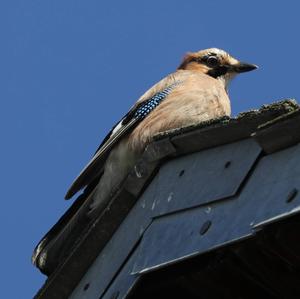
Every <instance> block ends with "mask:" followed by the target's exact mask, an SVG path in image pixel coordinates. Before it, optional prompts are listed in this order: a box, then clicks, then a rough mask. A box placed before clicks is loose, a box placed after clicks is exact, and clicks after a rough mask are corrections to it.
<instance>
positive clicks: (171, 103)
mask: <svg viewBox="0 0 300 299" xmlns="http://www.w3.org/2000/svg"><path fill="white" fill-rule="evenodd" d="M174 77H175V80H182V83H181V84H179V85H178V86H176V87H175V88H174V90H173V91H172V92H171V93H170V94H169V95H168V96H167V97H166V99H165V100H164V101H163V102H162V103H161V104H160V105H159V106H158V107H156V108H155V109H154V110H153V111H152V112H151V113H150V114H149V115H148V116H147V117H146V118H145V119H144V120H143V121H142V122H141V123H140V124H139V125H138V126H137V127H136V128H135V129H134V130H133V132H132V133H131V134H130V135H129V136H128V138H129V146H130V147H131V149H132V150H134V151H136V150H137V151H142V150H143V149H144V148H145V146H146V145H147V143H149V142H150V141H151V139H152V137H153V136H154V135H156V134H157V133H159V132H163V131H166V130H170V129H175V128H179V127H185V126H189V125H192V124H195V123H199V122H202V121H207V120H210V119H214V118H218V117H221V116H225V115H228V116H229V115H230V101H229V98H228V95H227V93H226V91H225V89H224V86H223V85H222V83H221V82H220V81H219V80H217V79H214V78H212V77H210V76H208V75H205V74H202V73H199V72H193V71H182V70H180V71H177V72H176V73H175V74H174Z"/></svg>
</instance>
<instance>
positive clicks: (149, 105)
mask: <svg viewBox="0 0 300 299" xmlns="http://www.w3.org/2000/svg"><path fill="white" fill-rule="evenodd" d="M178 84H179V82H175V83H173V84H171V85H170V86H168V87H166V88H165V89H164V90H162V91H160V92H158V93H156V94H155V95H154V96H153V97H152V98H150V99H148V100H146V101H145V102H143V103H142V104H141V106H140V107H138V109H137V110H136V112H135V114H134V118H136V119H143V118H145V117H146V116H147V115H148V114H149V113H150V112H151V111H152V110H153V109H154V108H155V107H157V106H158V105H159V104H160V103H161V102H162V101H163V100H164V99H165V98H166V96H167V95H168V94H169V93H170V92H171V91H172V89H173V88H174V87H175V86H176V85H178Z"/></svg>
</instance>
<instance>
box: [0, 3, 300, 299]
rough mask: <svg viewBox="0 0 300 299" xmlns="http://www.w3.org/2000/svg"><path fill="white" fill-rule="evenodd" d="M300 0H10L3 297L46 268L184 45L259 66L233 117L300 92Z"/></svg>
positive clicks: (238, 83) (4, 83) (1, 48)
mask: <svg viewBox="0 0 300 299" xmlns="http://www.w3.org/2000/svg"><path fill="white" fill-rule="evenodd" d="M299 28H300V26H299V1H199V0H195V1H192V0H189V1H175V0H168V1H162V0H151V1H142V0H135V1H130V0H128V1H121V0H119V1H113V0H110V1H96V0H90V1H83V0H81V1H78V0H69V1H66V0H59V1H58V0H35V1H32V0H26V1H24V0H23V1H21V0H20V1H18V0H2V1H1V3H0V38H1V44H0V99H1V110H0V114H1V115H0V116H1V117H0V122H1V123H0V130H1V140H2V142H1V157H0V159H1V161H0V162H1V186H2V187H1V189H2V192H1V205H2V209H1V211H2V212H1V217H0V228H1V239H2V242H1V244H2V245H1V255H0V259H1V277H2V279H1V281H2V283H1V291H0V294H1V295H0V297H1V298H18V299H19V298H31V297H32V296H33V294H34V293H35V292H36V291H37V290H38V288H39V287H40V286H41V285H42V283H43V281H44V279H45V277H44V276H43V275H42V274H40V273H39V272H38V270H36V269H35V268H34V267H33V266H32V265H31V264H30V256H31V252H32V249H33V247H34V246H35V244H36V243H37V242H38V241H39V239H40V238H41V237H42V235H43V234H44V233H45V232H46V231H47V230H48V229H49V228H50V227H51V226H52V225H53V224H54V223H55V221H56V220H57V219H58V218H59V217H60V216H61V214H62V213H63V212H64V211H65V210H66V209H67V208H68V206H69V205H70V202H66V201H64V200H63V196H64V194H65V192H66V190H67V188H68V186H69V184H70V183H71V181H72V180H73V178H74V177H75V176H76V175H77V174H78V172H79V171H80V170H81V168H82V167H83V166H84V165H85V163H86V162H87V161H88V160H89V158H90V157H91V155H92V153H93V152H94V151H95V149H96V147H97V146H98V144H99V143H100V141H101V139H102V138H103V137H104V136H105V134H106V133H107V132H108V130H109V129H110V127H111V126H112V125H113V124H114V123H115V122H116V121H117V120H118V119H119V118H120V117H121V116H122V115H123V114H124V113H125V112H126V111H127V109H128V108H129V107H130V106H131V105H132V104H133V103H134V101H135V100H136V99H137V98H138V97H139V96H140V95H141V94H142V93H143V92H144V91H145V90H146V89H147V88H148V87H150V86H151V85H152V84H153V83H155V82H156V81H158V80H159V79H161V78H162V77H164V76H165V75H167V74H168V73H170V72H172V71H173V70H174V69H175V68H176V67H177V65H178V64H179V62H180V60H181V58H182V56H183V55H184V53H185V52H187V51H195V50H199V49H204V48H208V47H212V46H213V47H219V48H223V49H225V50H227V51H229V52H230V53H232V54H233V55H234V56H236V57H237V58H240V59H242V60H245V61H248V62H252V63H255V64H258V65H259V66H260V69H259V70H257V71H254V72H251V73H247V74H242V75H241V76H240V77H238V78H237V79H235V81H234V82H233V84H232V85H231V89H230V95H231V99H232V107H233V114H237V113H238V112H240V111H244V110H248V109H251V108H256V107H259V106H260V105H261V104H264V103H271V102H272V101H275V100H278V99H282V98H297V97H298V99H299V100H300V96H299V93H300V90H299V71H300V65H299V53H300V45H299Z"/></svg>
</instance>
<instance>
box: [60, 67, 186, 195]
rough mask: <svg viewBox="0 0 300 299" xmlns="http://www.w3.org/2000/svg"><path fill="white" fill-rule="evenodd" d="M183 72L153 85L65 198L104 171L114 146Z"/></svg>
mask: <svg viewBox="0 0 300 299" xmlns="http://www.w3.org/2000/svg"><path fill="white" fill-rule="evenodd" d="M181 77H182V72H176V73H173V74H171V75H169V76H167V77H166V78H164V79H163V80H161V81H160V82H158V83H157V84H155V85H154V86H153V87H151V88H150V89H149V90H148V91H147V92H146V93H145V94H144V95H143V96H142V97H141V98H140V99H139V100H138V101H137V102H136V104H135V105H134V106H133V107H132V108H131V109H130V110H129V112H128V113H127V114H126V115H125V116H124V117H123V118H122V119H121V121H120V122H119V123H117V124H116V125H115V126H114V127H113V129H112V130H111V131H110V132H109V134H108V135H107V136H106V137H105V138H104V140H103V141H102V143H101V145H100V146H99V148H98V150H97V151H96V153H95V155H94V157H93V158H92V160H91V161H90V162H89V163H88V164H87V166H86V167H85V168H84V169H83V170H82V171H81V173H80V174H79V175H78V177H77V178H76V179H75V180H74V182H73V183H72V185H71V187H70V188H69V190H68V192H67V194H66V195H65V199H70V198H71V197H72V196H73V195H74V194H75V193H77V192H78V191H79V190H81V189H83V188H84V187H85V186H87V185H88V184H90V183H91V182H92V181H93V180H94V179H95V178H96V177H97V176H99V175H100V174H101V172H102V171H103V166H104V163H105V161H106V159H107V156H108V154H109V153H110V151H111V149H112V148H113V146H114V145H115V144H116V143H117V142H118V141H119V140H120V139H121V138H122V137H123V136H125V135H126V134H128V133H129V132H131V131H132V130H133V129H134V128H135V127H136V126H137V124H138V123H139V122H140V121H142V120H143V119H144V118H145V117H146V116H147V115H148V114H149V113H150V112H151V111H152V110H153V109H154V108H155V107H156V106H158V105H159V103H160V102H161V101H162V100H164V99H165V97H166V96H167V95H168V94H169V93H170V92H171V91H172V89H173V88H174V87H175V86H176V85H178V84H180V82H182V78H181Z"/></svg>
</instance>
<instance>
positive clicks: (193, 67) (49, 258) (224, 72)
mask: <svg viewBox="0 0 300 299" xmlns="http://www.w3.org/2000/svg"><path fill="white" fill-rule="evenodd" d="M256 68H257V66H255V65H253V64H248V63H242V62H239V61H238V60H236V59H235V58H233V57H232V56H230V55H229V54H228V53H226V52H225V51H223V50H219V49H215V48H212V49H207V50H203V51H199V52H195V53H188V54H187V55H186V56H185V58H184V59H183V61H182V63H181V64H180V65H179V67H178V69H177V70H176V71H175V72H174V73H172V74H170V75H168V76H167V77H165V78H164V79H162V80H161V81H159V82H158V83H157V84H155V85H154V86H153V87H151V88H150V89H149V90H148V91H147V92H146V93H145V94H144V95H142V96H141V97H140V99H139V100H138V101H137V102H136V104H135V105H133V107H132V108H131V109H130V111H129V112H128V113H127V114H126V115H125V116H124V117H123V118H122V119H121V121H120V122H119V123H118V124H117V125H116V126H115V127H114V128H113V129H112V130H111V131H110V133H109V134H108V135H107V137H106V138H105V139H104V140H103V142H102V144H101V145H100V147H99V149H98V150H97V152H96V154H95V155H94V157H93V158H92V160H91V161H90V162H89V163H88V165H87V166H86V167H85V168H84V169H83V171H82V172H81V173H80V174H79V176H78V177H77V178H76V180H75V181H74V183H73V184H72V186H71V187H70V189H69V191H68V192H67V194H66V196H65V197H66V199H69V198H71V197H72V196H73V195H74V194H75V193H77V192H78V191H79V190H81V189H84V188H85V192H84V194H83V196H79V197H78V199H77V200H76V201H75V203H74V204H73V206H72V207H71V208H70V209H69V210H68V211H67V213H66V214H65V215H64V216H63V217H62V218H61V219H60V220H59V222H58V223H57V224H56V225H55V226H54V227H53V228H52V229H51V230H50V231H49V232H48V233H47V234H46V236H45V237H44V238H43V239H42V240H41V242H40V243H39V244H38V245H37V247H36V249H35V251H34V253H33V256H32V261H33V263H34V264H36V265H37V267H39V268H40V269H41V271H42V272H44V273H51V272H52V271H53V267H55V265H56V264H57V263H58V262H59V261H60V258H61V256H64V254H65V252H69V250H70V247H72V246H73V245H72V244H74V243H75V242H76V239H77V238H78V236H77V235H78V232H80V231H82V230H83V229H85V227H86V226H88V225H89V224H90V223H92V221H93V219H94V218H95V217H97V216H98V215H100V214H101V212H102V211H103V210H104V209H105V207H106V205H107V204H108V202H109V199H110V198H111V196H112V195H113V194H114V193H115V192H116V191H117V190H118V188H119V187H120V186H121V185H122V182H123V181H124V180H125V179H126V177H127V175H128V174H129V172H130V170H131V169H132V168H133V167H134V165H135V164H136V163H137V161H138V160H139V158H140V157H141V155H142V153H143V151H144V149H145V147H146V146H147V144H149V142H151V140H152V138H153V136H155V135H156V134H158V133H159V132H163V131H166V130H170V129H175V128H179V127H186V126H189V125H193V124H197V123H200V122H203V121H207V120H210V119H214V118H219V117H222V116H226V115H227V116H230V101H229V98H228V94H227V88H228V83H229V82H230V80H231V79H232V78H233V77H234V76H235V75H236V74H238V73H242V72H248V71H251V70H254V69H256ZM94 186H96V187H94ZM53 242H55V246H52V245H53V244H54V243H53ZM50 249H51V250H50Z"/></svg>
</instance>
